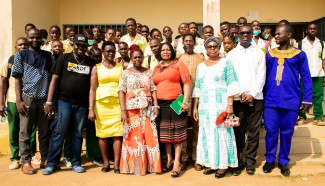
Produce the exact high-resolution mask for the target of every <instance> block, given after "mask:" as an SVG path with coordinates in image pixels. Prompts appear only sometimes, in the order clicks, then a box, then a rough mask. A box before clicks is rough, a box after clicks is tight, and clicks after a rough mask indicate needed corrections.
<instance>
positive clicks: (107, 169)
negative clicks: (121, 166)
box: [101, 167, 109, 173]
mask: <svg viewBox="0 0 325 186" xmlns="http://www.w3.org/2000/svg"><path fill="white" fill-rule="evenodd" d="M101 171H102V172H104V173H105V172H108V171H109V167H106V168H105V167H103V168H102V170H101Z"/></svg>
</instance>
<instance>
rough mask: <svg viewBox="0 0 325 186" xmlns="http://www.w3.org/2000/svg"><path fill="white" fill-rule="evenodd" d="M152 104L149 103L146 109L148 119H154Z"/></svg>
mask: <svg viewBox="0 0 325 186" xmlns="http://www.w3.org/2000/svg"><path fill="white" fill-rule="evenodd" d="M154 108H155V107H154V106H152V104H149V105H148V111H147V117H148V118H149V119H150V121H154V120H155V119H156V117H157V116H156V115H155V113H154V112H153V110H154Z"/></svg>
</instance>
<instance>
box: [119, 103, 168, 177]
mask: <svg viewBox="0 0 325 186" xmlns="http://www.w3.org/2000/svg"><path fill="white" fill-rule="evenodd" d="M126 114H127V117H128V119H129V122H128V123H126V124H125V126H124V129H123V143H122V155H121V161H120V171H121V173H126V174H140V175H145V174H146V172H150V173H161V172H162V168H161V157H160V151H159V143H158V133H157V129H156V124H155V122H154V121H150V119H149V118H148V117H147V110H145V109H143V110H142V109H141V110H140V109H134V110H127V112H126Z"/></svg>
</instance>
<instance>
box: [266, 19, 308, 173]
mask: <svg viewBox="0 0 325 186" xmlns="http://www.w3.org/2000/svg"><path fill="white" fill-rule="evenodd" d="M292 33H293V29H292V27H291V26H290V25H288V24H286V25H281V26H278V27H277V29H276V32H275V41H276V43H277V44H278V45H280V46H279V47H278V48H275V49H272V50H270V51H269V52H268V53H267V54H266V82H265V86H264V108H265V110H264V124H265V129H266V135H265V146H266V153H265V157H266V163H265V165H264V166H263V171H264V173H270V172H271V171H272V170H273V168H274V162H275V160H276V151H277V147H278V135H279V133H280V150H279V155H278V167H279V168H280V170H281V174H283V175H284V176H290V169H289V166H288V163H289V161H290V159H289V153H290V147H291V139H292V135H293V132H294V126H295V123H296V120H297V117H298V109H299V107H300V108H301V109H302V110H307V109H308V108H309V107H310V106H311V104H312V80H311V76H310V72H309V68H308V60H307V56H306V53H305V52H303V51H301V50H299V49H297V48H294V47H293V46H292V45H290V39H291V37H292ZM299 77H300V79H301V82H302V85H303V87H304V91H305V92H304V95H303V99H302V102H301V101H300V96H301V89H300V82H299Z"/></svg>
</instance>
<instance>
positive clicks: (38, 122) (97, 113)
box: [0, 17, 325, 178]
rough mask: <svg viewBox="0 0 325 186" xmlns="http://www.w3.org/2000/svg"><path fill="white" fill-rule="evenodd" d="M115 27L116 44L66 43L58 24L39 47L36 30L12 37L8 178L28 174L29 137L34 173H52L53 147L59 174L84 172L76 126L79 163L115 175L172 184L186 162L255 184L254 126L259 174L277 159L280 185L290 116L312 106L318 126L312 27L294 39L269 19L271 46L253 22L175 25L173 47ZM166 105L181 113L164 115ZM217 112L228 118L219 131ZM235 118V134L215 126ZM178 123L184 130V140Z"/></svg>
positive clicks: (6, 70)
mask: <svg viewBox="0 0 325 186" xmlns="http://www.w3.org/2000/svg"><path fill="white" fill-rule="evenodd" d="M125 25H126V28H127V31H128V33H127V34H126V35H124V36H122V37H120V38H118V37H116V33H117V32H116V30H114V29H113V28H109V29H107V31H106V33H105V37H104V39H102V38H103V37H102V35H101V30H100V28H98V27H94V28H93V29H92V30H91V32H89V31H87V32H85V34H78V33H76V31H75V30H74V29H73V28H71V27H68V28H67V29H66V34H67V40H64V41H60V37H61V31H60V27H58V26H51V28H50V29H49V34H50V38H51V39H50V40H49V41H48V40H46V39H45V38H44V35H45V36H46V34H43V33H44V31H43V32H41V31H40V30H38V29H36V27H35V26H34V25H32V24H28V25H26V27H25V30H26V34H27V37H26V38H23V37H21V38H19V39H17V42H16V50H17V52H16V54H15V55H14V56H12V57H10V58H9V60H7V61H5V62H4V63H2V64H1V68H0V75H1V84H0V85H1V88H0V96H1V97H0V114H1V115H3V116H4V115H5V114H8V121H9V133H10V134H9V135H10V147H11V151H12V158H11V161H12V163H11V164H10V166H9V169H17V168H19V167H20V164H19V160H20V161H21V162H22V172H23V173H25V174H35V173H36V171H35V169H34V168H33V167H32V165H31V159H32V157H33V149H32V144H31V141H32V140H33V138H35V135H34V134H33V133H34V132H35V130H36V129H35V128H37V129H38V134H39V135H38V138H39V139H38V140H39V145H40V148H39V149H40V154H41V162H40V168H43V171H42V173H43V174H44V175H50V174H52V173H54V172H55V171H57V170H59V166H58V164H59V162H60V159H61V156H62V149H63V151H64V161H65V163H66V165H67V166H71V167H72V170H74V171H75V172H77V173H81V172H85V169H84V167H83V166H82V162H81V149H82V148H81V147H82V132H83V129H84V127H86V132H87V134H86V155H87V157H89V158H94V161H93V163H94V164H97V165H99V166H101V167H102V168H101V171H102V172H108V171H110V164H113V167H114V169H113V170H114V173H116V174H119V173H123V174H140V175H145V174H146V173H148V172H149V173H162V172H170V174H171V177H178V176H179V175H180V172H181V171H183V170H186V169H187V167H188V165H189V164H191V163H193V167H194V169H195V170H197V171H202V170H204V171H203V174H205V175H210V174H214V175H215V177H216V178H222V177H224V176H225V174H226V172H227V170H228V169H230V170H231V173H232V175H234V176H238V175H240V174H241V172H242V171H243V170H244V169H246V172H247V173H248V174H250V175H253V174H254V173H255V169H256V165H255V164H256V154H257V149H258V145H259V131H260V128H261V126H262V120H263V119H264V126H265V129H266V136H265V143H266V153H265V157H266V163H265V164H264V166H263V171H264V173H270V172H272V170H273V169H274V167H275V162H276V160H277V162H278V164H277V165H278V167H279V168H280V170H281V173H282V174H283V175H285V176H289V175H290V169H289V166H288V164H289V161H290V159H289V154H290V146H291V138H292V135H293V132H294V126H295V124H296V123H297V122H298V123H300V124H301V121H303V120H305V119H304V118H302V119H300V117H298V113H301V115H302V116H301V117H303V113H304V112H305V111H307V110H308V109H309V107H310V106H311V105H312V104H314V115H315V118H314V122H313V124H315V125H319V126H323V125H324V124H325V123H324V122H323V121H322V115H323V110H322V107H321V100H322V99H323V91H322V83H323V76H324V69H325V52H324V49H323V48H324V43H323V41H321V40H319V39H318V38H317V37H316V34H317V25H316V24H315V23H310V24H308V25H307V28H306V38H305V39H303V40H302V42H295V40H294V39H293V38H292V34H293V28H292V26H290V24H289V22H288V21H286V20H282V21H280V22H279V24H278V26H277V28H276V31H275V35H274V37H272V35H271V32H270V30H269V29H268V28H264V29H261V26H260V23H259V22H258V21H257V20H255V21H253V22H252V23H251V24H247V20H246V19H245V18H244V17H241V18H239V19H238V21H237V24H236V25H231V24H230V23H228V22H223V23H221V24H220V34H217V37H216V36H214V35H215V31H214V30H213V27H211V26H210V25H206V26H204V27H203V29H202V38H201V37H200V36H199V35H198V33H197V31H198V26H197V24H196V23H194V22H191V23H182V24H180V26H179V28H178V32H179V34H180V35H179V36H177V37H176V39H175V40H174V39H173V37H172V34H173V31H172V30H171V28H170V27H169V26H165V27H164V28H163V30H162V31H163V34H162V33H161V31H160V30H159V29H156V28H154V29H152V30H151V31H149V28H148V27H147V26H145V25H141V24H139V23H137V22H136V20H135V19H133V18H128V19H127V20H126V21H125ZM163 36H164V37H165V39H164V40H163ZM11 77H13V78H11ZM8 79H9V81H8ZM182 96H183V99H182V100H181V99H179V98H180V97H182ZM5 101H7V113H6V111H5V110H6V109H5V105H6V104H5ZM175 101H176V102H177V104H178V106H179V107H180V111H181V112H180V113H178V112H177V111H175V110H174V109H175V108H174V107H172V106H171V105H172V104H174V103H175ZM224 112H226V115H227V116H225V117H224V118H222V119H223V120H222V123H221V125H220V124H218V125H217V124H216V120H219V119H220V116H221V115H222V114H223V113H224ZM233 114H234V115H235V116H237V117H238V118H239V121H240V125H239V126H237V127H229V125H226V124H225V122H224V120H225V119H227V118H230V116H232V115H233ZM298 118H299V120H298V121H297V119H298ZM188 126H192V127H193V132H192V133H191V134H192V136H191V137H188V133H187V131H188ZM246 134H247V139H246V137H245V136H246ZM279 134H280V146H279V147H280V149H279V154H278V157H276V154H277V150H278V149H277V148H278V136H279ZM33 136H34V137H33ZM189 140H191V141H189ZM188 144H191V145H192V147H189V146H188ZM245 147H246V149H245ZM18 149H19V150H18ZM189 149H191V154H190V153H189ZM19 155H20V156H19ZM244 156H245V157H244ZM190 160H192V161H193V162H191V161H190Z"/></svg>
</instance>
